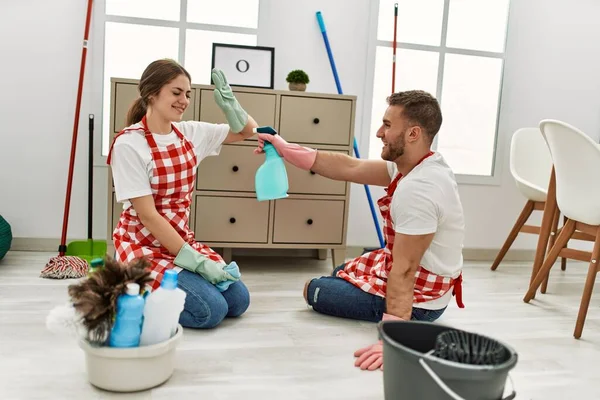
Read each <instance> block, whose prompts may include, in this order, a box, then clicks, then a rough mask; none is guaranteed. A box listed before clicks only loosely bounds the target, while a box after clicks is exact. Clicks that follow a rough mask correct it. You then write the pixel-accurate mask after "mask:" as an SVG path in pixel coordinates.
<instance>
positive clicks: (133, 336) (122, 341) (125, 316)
mask: <svg viewBox="0 0 600 400" xmlns="http://www.w3.org/2000/svg"><path fill="white" fill-rule="evenodd" d="M143 315H144V299H143V298H142V296H140V285H138V284H137V283H128V284H127V291H126V293H125V294H122V295H120V296H119V298H118V299H117V315H116V318H115V323H114V325H113V327H112V330H111V331H110V338H109V345H110V347H137V346H139V344H140V333H141V331H142V318H143Z"/></svg>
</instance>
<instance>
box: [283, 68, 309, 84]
mask: <svg viewBox="0 0 600 400" xmlns="http://www.w3.org/2000/svg"><path fill="white" fill-rule="evenodd" d="M285 80H286V81H287V82H288V83H304V84H307V83H309V82H310V80H309V79H308V75H307V74H306V72H304V71H302V70H301V69H295V70H293V71H291V72H290V73H289V74H288V76H287V78H285Z"/></svg>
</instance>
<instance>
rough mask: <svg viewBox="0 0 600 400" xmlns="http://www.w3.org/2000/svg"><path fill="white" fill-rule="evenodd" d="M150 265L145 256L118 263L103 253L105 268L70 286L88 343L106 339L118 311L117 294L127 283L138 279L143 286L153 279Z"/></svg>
mask: <svg viewBox="0 0 600 400" xmlns="http://www.w3.org/2000/svg"><path fill="white" fill-rule="evenodd" d="M149 266H150V263H149V262H148V260H146V259H145V258H140V259H136V260H133V261H132V262H131V263H129V264H121V263H119V262H117V261H115V260H114V259H112V258H110V257H106V259H105V262H104V268H101V269H100V270H98V271H96V272H94V273H92V274H91V275H90V276H89V277H88V278H87V279H84V280H83V281H81V282H80V283H78V284H74V285H70V286H69V288H68V290H69V296H70V297H71V301H72V303H73V307H74V309H75V311H77V313H78V315H80V316H81V318H82V324H83V326H84V327H85V329H86V330H87V339H88V341H89V342H90V343H91V344H95V345H103V344H104V343H105V342H106V341H107V339H108V336H109V334H110V330H111V329H112V326H113V321H114V317H115V315H116V311H117V298H118V297H119V296H120V295H122V294H124V293H125V292H126V286H127V284H128V283H137V284H138V285H140V288H144V287H145V285H146V284H147V283H149V282H151V281H152V278H151V277H150V270H149V269H148V267H149Z"/></svg>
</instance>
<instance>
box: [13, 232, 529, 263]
mask: <svg viewBox="0 0 600 400" xmlns="http://www.w3.org/2000/svg"><path fill="white" fill-rule="evenodd" d="M74 240H85V239H72V240H69V242H71V241H74ZM59 243H60V240H59V239H52V238H18V237H17V238H13V241H12V246H11V250H14V251H41V252H52V251H58V245H59ZM215 250H220V249H215ZM363 250H364V248H363V247H357V246H351V247H347V248H346V258H354V257H358V256H360V255H361V254H362V252H363ZM233 254H235V255H236V256H269V257H316V254H317V253H316V250H311V249H270V250H269V252H268V253H266V252H265V251H264V249H233ZM497 254H498V249H463V257H464V259H465V261H493V260H494V259H495V258H496V255H497ZM328 257H331V253H329V255H328ZM534 258H535V250H526V249H515V250H509V251H508V253H506V256H505V257H504V261H533V260H534Z"/></svg>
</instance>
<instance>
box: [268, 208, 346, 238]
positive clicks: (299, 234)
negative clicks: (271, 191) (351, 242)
mask: <svg viewBox="0 0 600 400" xmlns="http://www.w3.org/2000/svg"><path fill="white" fill-rule="evenodd" d="M344 206H345V201H343V200H301V199H284V200H276V201H275V224H274V227H273V243H307V244H308V243H327V244H342V238H343V233H344Z"/></svg>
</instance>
